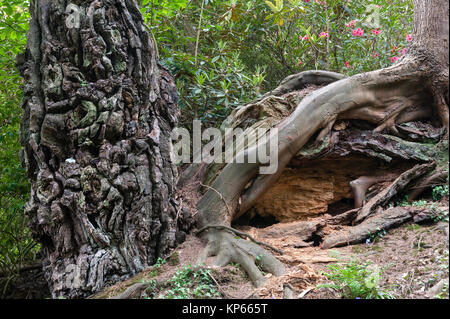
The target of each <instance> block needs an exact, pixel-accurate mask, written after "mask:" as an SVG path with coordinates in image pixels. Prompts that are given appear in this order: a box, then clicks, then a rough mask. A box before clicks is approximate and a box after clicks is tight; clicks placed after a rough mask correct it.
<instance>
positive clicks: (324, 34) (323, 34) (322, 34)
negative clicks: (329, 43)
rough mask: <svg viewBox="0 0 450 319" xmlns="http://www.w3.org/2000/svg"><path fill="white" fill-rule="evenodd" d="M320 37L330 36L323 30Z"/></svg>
mask: <svg viewBox="0 0 450 319" xmlns="http://www.w3.org/2000/svg"><path fill="white" fill-rule="evenodd" d="M319 37H321V38H328V32H322V33H321V34H320V35H319Z"/></svg>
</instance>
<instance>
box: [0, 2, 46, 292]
mask: <svg viewBox="0 0 450 319" xmlns="http://www.w3.org/2000/svg"><path fill="white" fill-rule="evenodd" d="M28 20H29V13H28V1H24V0H8V1H6V0H0V41H1V44H2V45H1V46H0V65H1V67H0V272H2V273H6V274H7V276H6V278H3V280H2V281H1V282H0V289H1V291H0V296H1V295H3V293H5V292H6V291H7V289H8V287H9V284H10V283H11V281H13V280H14V279H15V278H17V276H18V275H19V269H20V268H21V267H23V266H24V265H27V264H30V263H33V261H34V260H35V259H36V255H37V252H38V249H39V246H38V245H37V244H36V243H35V242H34V241H33V240H32V238H31V234H30V231H29V229H28V227H27V219H26V216H25V215H24V213H23V205H24V203H25V202H26V200H27V198H28V192H29V184H28V181H27V177H26V174H25V171H24V169H23V168H22V166H21V164H20V160H19V151H20V149H21V146H20V143H19V125H20V119H21V115H22V110H21V107H20V101H21V99H22V91H21V85H22V79H21V78H20V75H19V73H18V71H17V69H16V67H15V58H16V55H17V54H19V53H21V52H23V51H24V48H25V44H26V34H27V30H28Z"/></svg>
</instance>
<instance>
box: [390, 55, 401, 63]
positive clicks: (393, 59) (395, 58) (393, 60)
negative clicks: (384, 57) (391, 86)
mask: <svg viewBox="0 0 450 319" xmlns="http://www.w3.org/2000/svg"><path fill="white" fill-rule="evenodd" d="M390 59H391V62H392V63H394V62H395V61H397V60H400V58H399V57H398V56H393V57H391V58H390Z"/></svg>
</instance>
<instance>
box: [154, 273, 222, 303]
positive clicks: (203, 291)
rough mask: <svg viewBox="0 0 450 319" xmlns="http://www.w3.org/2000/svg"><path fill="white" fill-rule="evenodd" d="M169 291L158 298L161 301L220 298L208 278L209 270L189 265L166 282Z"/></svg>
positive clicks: (209, 277)
mask: <svg viewBox="0 0 450 319" xmlns="http://www.w3.org/2000/svg"><path fill="white" fill-rule="evenodd" d="M167 286H168V287H169V289H168V290H167V291H165V292H163V293H161V294H160V295H159V296H158V298H163V299H205V298H218V297H220V293H219V291H218V290H217V289H216V287H215V285H214V282H213V280H212V278H211V276H210V270H209V269H204V268H196V267H193V266H191V265H188V266H185V267H183V268H180V269H178V270H177V272H176V273H175V275H174V276H173V277H172V278H171V279H170V280H169V281H168V282H167Z"/></svg>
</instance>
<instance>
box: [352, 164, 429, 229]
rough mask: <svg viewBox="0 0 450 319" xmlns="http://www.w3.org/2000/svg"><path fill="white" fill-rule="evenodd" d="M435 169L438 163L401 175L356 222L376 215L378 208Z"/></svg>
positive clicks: (376, 198)
mask: <svg viewBox="0 0 450 319" xmlns="http://www.w3.org/2000/svg"><path fill="white" fill-rule="evenodd" d="M435 167H436V163H431V164H423V165H417V166H415V167H413V168H412V169H410V170H408V171H406V172H405V173H403V174H402V175H400V176H399V177H398V178H397V179H396V180H395V181H394V182H393V183H392V184H391V185H390V186H389V187H387V188H385V189H384V190H383V191H381V192H380V193H379V194H378V195H376V196H375V197H373V198H372V199H371V200H370V201H369V202H368V203H367V204H366V205H364V206H363V207H362V208H361V210H360V211H359V213H358V215H357V217H356V220H355V222H356V223H360V222H362V221H363V220H364V219H366V218H367V217H369V216H370V215H371V214H372V213H374V212H375V210H376V209H377V208H378V207H380V206H382V205H385V204H387V203H388V202H389V200H390V199H391V198H392V197H394V196H395V195H396V194H398V193H399V192H401V191H402V190H404V189H405V188H406V187H407V186H408V185H409V184H410V183H411V182H412V181H414V180H415V179H416V178H419V177H421V176H423V175H425V174H427V173H429V172H430V171H432V170H433V169H434V168H435Z"/></svg>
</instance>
